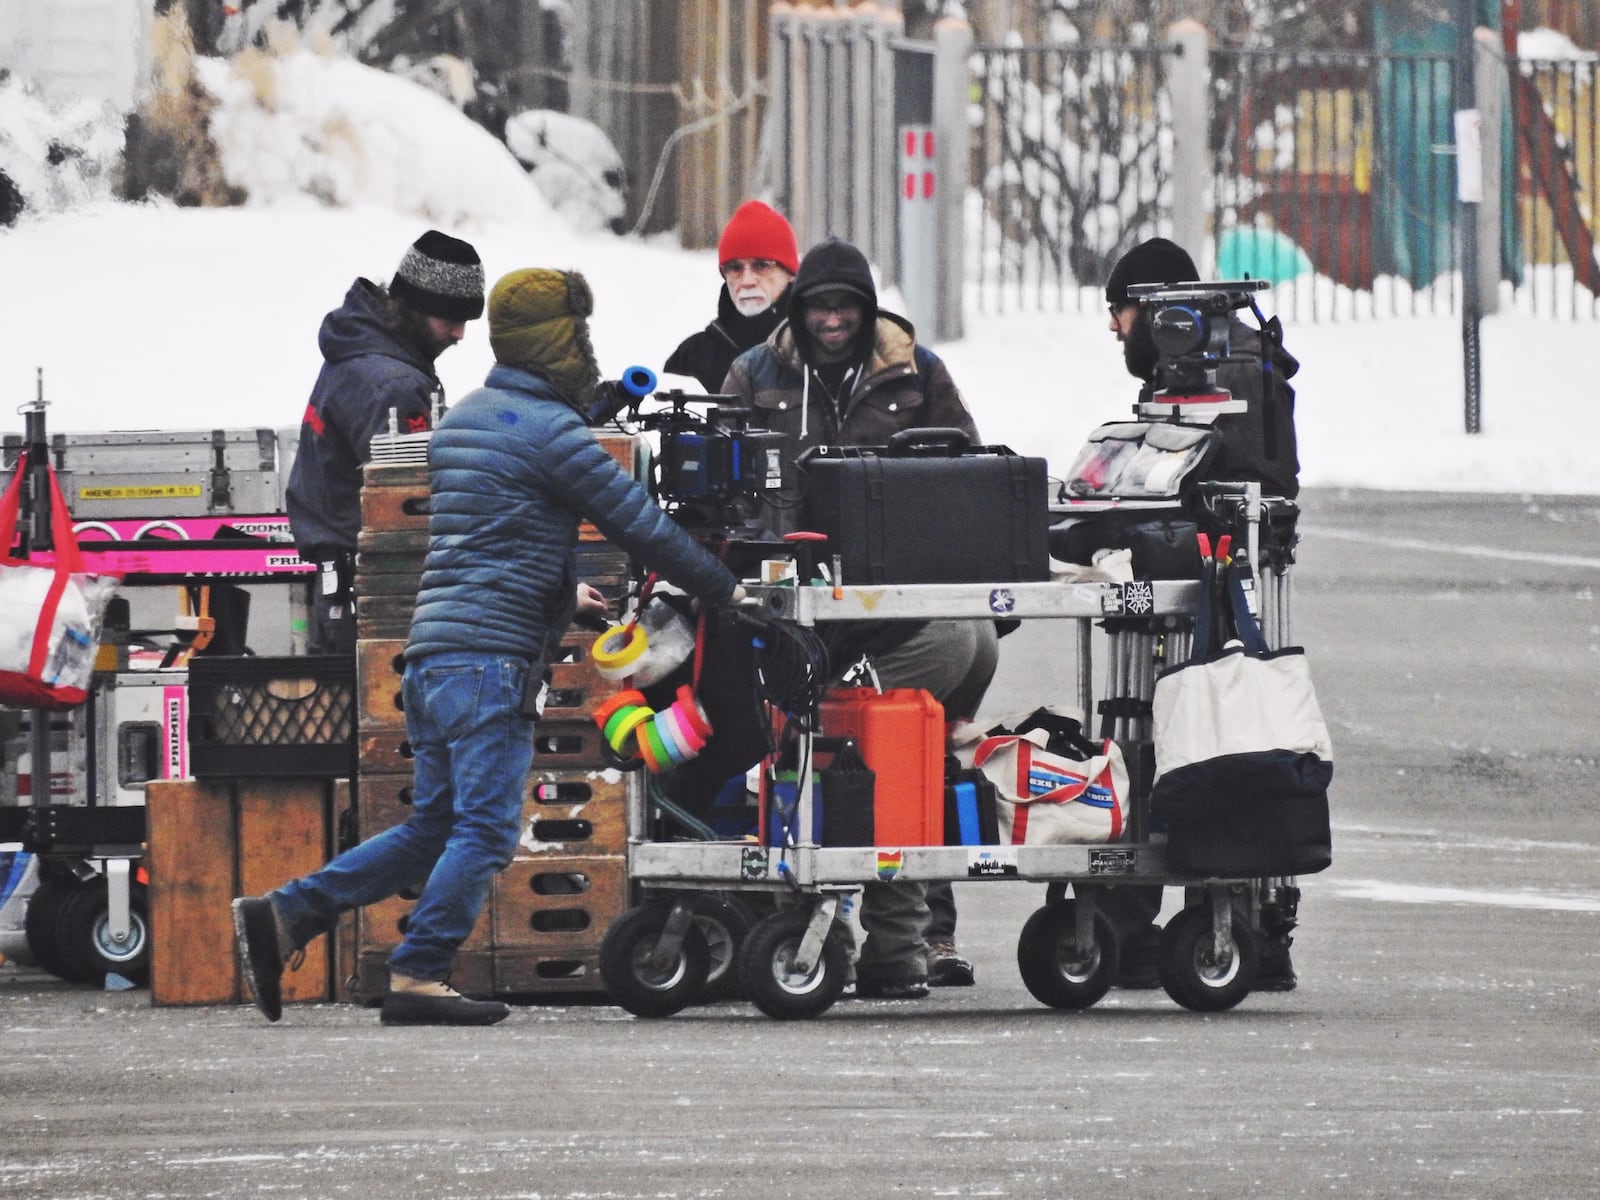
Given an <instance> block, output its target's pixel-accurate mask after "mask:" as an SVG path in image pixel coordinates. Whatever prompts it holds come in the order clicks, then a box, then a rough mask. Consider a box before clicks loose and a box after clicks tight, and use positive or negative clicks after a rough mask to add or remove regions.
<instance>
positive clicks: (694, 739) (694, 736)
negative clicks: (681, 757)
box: [664, 701, 706, 758]
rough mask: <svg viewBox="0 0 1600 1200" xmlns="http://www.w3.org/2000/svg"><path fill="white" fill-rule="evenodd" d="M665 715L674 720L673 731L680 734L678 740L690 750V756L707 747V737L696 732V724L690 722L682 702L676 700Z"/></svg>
mask: <svg viewBox="0 0 1600 1200" xmlns="http://www.w3.org/2000/svg"><path fill="white" fill-rule="evenodd" d="M664 715H665V716H666V718H667V720H669V721H671V722H672V728H673V731H674V732H675V733H676V734H677V735H678V740H679V741H680V742H682V743H683V747H684V749H685V750H686V751H687V752H688V757H690V758H693V757H694V756H695V755H696V754H699V753H700V751H702V750H704V749H705V748H706V739H705V738H704V737H702V736H701V735H700V734H699V733H697V732H695V728H694V726H693V725H691V724H689V718H688V717H686V716H685V715H684V712H683V705H682V704H681V703H679V702H676V701H675V702H674V703H673V705H672V707H671V708H669V709H667V710H666V712H665V714H664Z"/></svg>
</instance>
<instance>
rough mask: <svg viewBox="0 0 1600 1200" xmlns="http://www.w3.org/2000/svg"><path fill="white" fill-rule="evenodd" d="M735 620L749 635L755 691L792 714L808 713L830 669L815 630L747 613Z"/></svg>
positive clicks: (815, 702) (817, 698)
mask: <svg viewBox="0 0 1600 1200" xmlns="http://www.w3.org/2000/svg"><path fill="white" fill-rule="evenodd" d="M737 619H738V620H739V622H740V623H741V624H743V625H745V626H746V627H747V628H748V629H749V632H750V635H751V636H750V645H751V648H752V649H753V650H754V652H755V667H756V678H755V688H756V693H757V694H758V695H759V696H761V698H762V699H764V700H766V701H767V702H768V703H770V704H772V705H774V706H775V707H777V708H779V709H781V710H782V711H783V712H785V713H788V714H789V715H790V716H792V717H800V718H804V717H806V716H808V715H809V714H810V713H811V712H813V711H814V710H815V709H816V707H817V704H818V702H819V701H820V700H821V699H822V693H823V692H824V691H825V690H826V689H827V687H828V681H829V679H830V678H831V671H832V668H831V665H830V663H829V661H828V648H827V647H826V646H825V645H823V643H822V639H821V638H820V637H819V636H818V635H817V632H816V630H814V629H811V628H808V627H807V626H804V625H796V624H794V623H793V622H790V621H773V620H767V619H765V618H762V617H756V616H752V615H750V614H749V613H739V614H738V617H737Z"/></svg>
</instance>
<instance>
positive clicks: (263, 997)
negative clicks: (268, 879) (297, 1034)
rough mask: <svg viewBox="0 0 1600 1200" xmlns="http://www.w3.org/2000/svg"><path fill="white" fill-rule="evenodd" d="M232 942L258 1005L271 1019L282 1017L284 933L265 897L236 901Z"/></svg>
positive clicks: (241, 897)
mask: <svg viewBox="0 0 1600 1200" xmlns="http://www.w3.org/2000/svg"><path fill="white" fill-rule="evenodd" d="M233 944H234V949H235V951H236V952H237V953H238V956H239V970H240V971H242V972H243V973H244V978H245V982H246V983H248V984H249V985H250V993H251V995H253V996H254V997H255V1001H256V1007H257V1008H258V1009H260V1010H261V1015H262V1016H263V1017H265V1018H266V1019H267V1020H269V1021H276V1020H278V1019H279V1018H280V1017H282V1016H283V948H282V946H283V935H282V932H281V930H280V928H279V925H278V912H277V910H276V909H275V908H273V907H272V901H271V900H268V899H267V898H266V897H265V896H240V897H239V898H238V899H237V900H235V901H234V902H233Z"/></svg>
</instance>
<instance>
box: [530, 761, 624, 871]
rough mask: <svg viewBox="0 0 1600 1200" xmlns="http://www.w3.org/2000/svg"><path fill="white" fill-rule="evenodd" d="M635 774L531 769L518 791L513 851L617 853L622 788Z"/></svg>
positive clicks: (621, 840) (621, 847) (549, 854)
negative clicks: (523, 787) (523, 788)
mask: <svg viewBox="0 0 1600 1200" xmlns="http://www.w3.org/2000/svg"><path fill="white" fill-rule="evenodd" d="M535 766H536V767H537V763H536V764H535ZM637 778H638V777H637V776H636V775H627V776H623V777H621V778H618V777H617V772H615V771H583V770H566V771H555V770H537V769H536V770H534V771H533V773H532V774H531V775H529V777H528V788H527V791H526V793H525V794H524V802H523V806H522V833H521V835H520V837H519V839H518V846H517V852H516V857H517V858H518V859H519V860H521V859H530V858H549V857H556V856H561V855H568V854H584V855H594V854H621V853H623V852H624V851H625V850H626V849H627V845H628V823H627V822H628V788H629V786H630V781H631V780H634V779H637Z"/></svg>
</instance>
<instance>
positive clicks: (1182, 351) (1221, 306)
mask: <svg viewBox="0 0 1600 1200" xmlns="http://www.w3.org/2000/svg"><path fill="white" fill-rule="evenodd" d="M1270 286H1271V285H1270V284H1269V283H1268V281H1267V280H1265V279H1238V280H1224V281H1220V282H1216V283H1177V284H1167V283H1138V284H1134V285H1132V286H1131V287H1129V288H1128V298H1129V299H1130V300H1133V301H1137V302H1138V304H1139V307H1140V309H1141V310H1143V311H1144V312H1145V313H1146V314H1148V316H1149V326H1150V337H1151V341H1152V342H1153V343H1154V345H1155V350H1156V369H1155V376H1154V380H1153V383H1154V393H1153V395H1152V396H1151V398H1150V402H1149V403H1150V404H1153V405H1155V406H1157V408H1158V409H1159V410H1160V411H1159V413H1149V414H1147V415H1169V414H1168V413H1167V411H1166V410H1167V408H1169V407H1171V406H1173V405H1176V404H1186V406H1187V407H1188V409H1189V410H1190V411H1192V406H1193V405H1194V404H1195V403H1203V404H1205V405H1207V407H1208V408H1209V409H1210V411H1212V412H1241V411H1244V408H1245V405H1244V403H1243V402H1242V401H1234V400H1233V399H1232V398H1231V396H1230V395H1229V394H1228V392H1227V391H1226V390H1225V389H1222V388H1219V387H1218V386H1217V368H1218V367H1219V366H1220V365H1222V364H1223V363H1225V362H1240V361H1248V360H1247V359H1245V358H1243V357H1240V358H1235V357H1234V356H1233V354H1232V344H1231V341H1230V332H1229V331H1230V328H1231V326H1232V323H1233V318H1232V314H1233V313H1234V312H1235V311H1237V310H1238V309H1241V308H1248V309H1250V310H1251V312H1253V313H1254V314H1255V317H1256V321H1257V323H1258V324H1259V325H1260V327H1261V328H1262V329H1263V330H1265V329H1267V328H1268V322H1267V320H1266V318H1265V317H1263V316H1262V313H1261V309H1260V308H1259V307H1257V305H1256V302H1255V293H1256V292H1259V291H1261V290H1263V289H1264V288H1267V287H1270ZM1216 405H1225V406H1226V407H1212V406H1216ZM1171 415H1176V414H1171Z"/></svg>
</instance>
